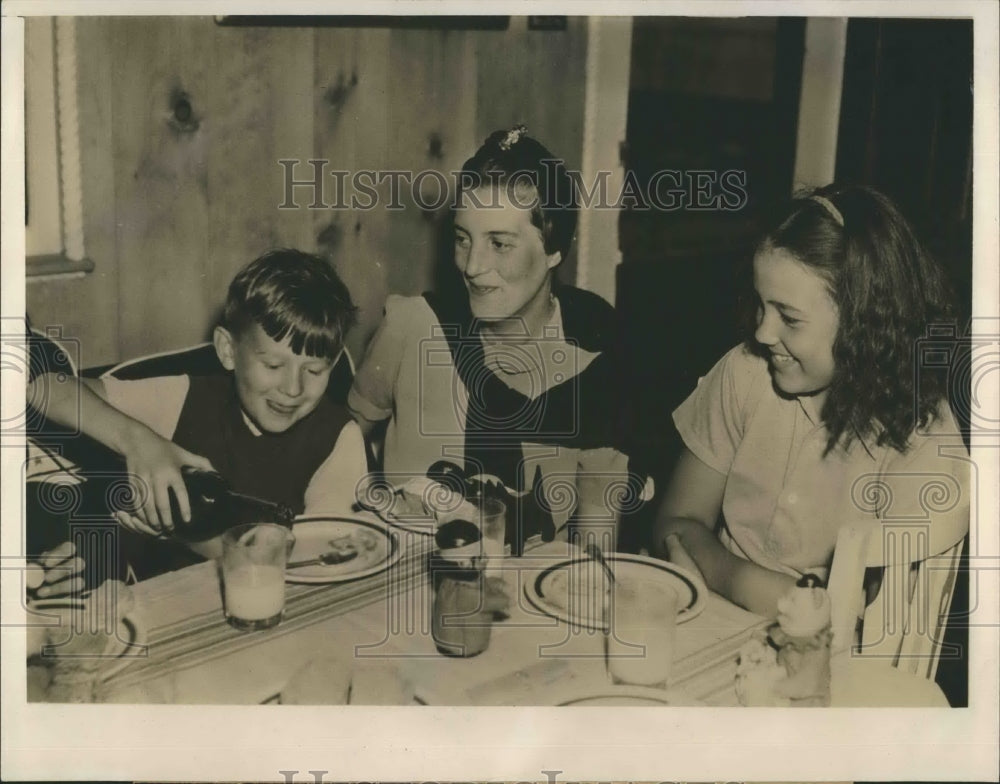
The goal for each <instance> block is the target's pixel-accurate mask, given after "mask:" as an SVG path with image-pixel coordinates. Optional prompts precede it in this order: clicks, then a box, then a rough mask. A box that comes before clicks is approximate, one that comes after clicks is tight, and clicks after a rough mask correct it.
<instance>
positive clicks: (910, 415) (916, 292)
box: [758, 184, 954, 452]
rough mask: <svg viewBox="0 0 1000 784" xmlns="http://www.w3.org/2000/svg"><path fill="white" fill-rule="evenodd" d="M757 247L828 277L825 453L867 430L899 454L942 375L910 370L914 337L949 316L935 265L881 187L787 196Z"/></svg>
mask: <svg viewBox="0 0 1000 784" xmlns="http://www.w3.org/2000/svg"><path fill="white" fill-rule="evenodd" d="M785 216H786V217H785V218H784V219H783V220H782V221H781V222H780V223H778V224H777V226H776V227H775V228H774V229H773V230H772V231H770V232H768V233H767V235H766V236H765V237H764V239H763V240H762V241H761V243H760V245H759V246H758V250H766V249H768V248H781V249H784V250H786V251H788V252H789V253H791V254H792V255H793V256H794V257H795V258H796V259H798V260H799V261H800V262H802V263H803V264H805V265H807V266H809V267H812V268H813V269H814V270H816V271H817V272H818V273H819V274H820V275H821V276H822V277H823V278H825V279H826V281H827V282H828V283H829V287H830V292H831V296H832V297H833V300H834V302H835V303H836V305H837V309H838V311H839V326H838V328H837V336H836V338H835V340H834V344H833V359H834V376H833V380H832V381H831V383H830V388H829V392H828V394H827V397H826V402H825V403H824V405H823V411H822V418H823V422H824V424H825V425H826V427H827V430H828V431H829V434H830V437H829V440H828V442H827V452H829V451H830V450H832V449H833V448H834V447H835V446H836V445H837V444H838V443H841V442H842V443H843V445H844V446H845V447H846V446H848V445H849V444H850V443H851V441H852V440H853V439H854V438H859V439H861V440H862V441H865V440H867V439H869V438H871V437H874V438H875V440H876V443H877V444H878V445H879V446H882V445H889V446H891V447H893V448H894V449H897V450H899V451H901V452H902V451H905V450H906V445H907V441H908V440H909V437H910V435H911V433H912V432H913V430H914V427H917V426H919V427H924V426H926V425H927V423H928V422H929V421H930V420H931V418H933V417H934V415H935V413H936V412H937V410H938V406H939V404H940V403H941V401H942V399H944V398H945V395H946V388H945V381H944V380H943V379H941V378H940V377H939V376H936V375H923V376H921V374H919V373H918V368H917V364H916V362H917V350H918V348H919V343H918V341H919V340H920V338H921V337H925V336H926V335H927V334H928V327H929V326H931V325H935V324H943V323H953V322H954V311H953V306H952V301H951V297H950V294H949V289H948V285H947V283H946V281H945V279H944V276H943V274H942V272H941V269H940V268H939V267H938V265H937V264H936V263H935V262H934V260H933V259H932V258H931V257H930V255H929V254H928V253H927V251H926V250H925V249H924V248H923V246H922V245H921V244H920V242H919V241H918V239H917V238H916V236H915V235H914V233H913V230H912V229H911V228H910V226H909V224H908V223H907V222H906V219H905V218H904V217H903V216H902V214H901V213H900V212H899V210H898V209H897V208H896V206H895V205H894V204H893V203H892V202H891V201H890V200H889V199H888V198H886V197H885V196H883V195H882V194H881V193H879V192H877V191H875V190H873V189H872V188H868V187H864V186H847V185H844V186H840V185H836V184H834V185H828V186H826V187H824V188H819V189H817V190H815V191H811V192H806V193H803V194H802V195H800V196H798V197H797V198H795V199H794V200H793V201H792V203H791V205H790V208H789V209H788V210H787V212H786V213H785Z"/></svg>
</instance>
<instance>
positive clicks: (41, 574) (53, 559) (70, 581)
mask: <svg viewBox="0 0 1000 784" xmlns="http://www.w3.org/2000/svg"><path fill="white" fill-rule="evenodd" d="M83 568H84V562H83V559H82V558H80V557H79V556H77V554H76V545H74V544H73V543H72V542H63V543H62V544H61V545H59V546H58V547H56V548H54V549H52V550H49V551H48V552H45V553H42V554H41V555H40V556H39V558H38V560H37V561H36V562H34V563H32V564H29V566H28V575H27V579H28V588H29V589H32V590H34V593H35V596H37V597H38V598H39V599H43V598H49V597H54V596H67V595H69V594H73V593H80V592H81V591H82V590H83V587H84V578H83Z"/></svg>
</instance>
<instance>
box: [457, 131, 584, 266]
mask: <svg viewBox="0 0 1000 784" xmlns="http://www.w3.org/2000/svg"><path fill="white" fill-rule="evenodd" d="M501 185H504V186H506V187H507V188H508V196H509V198H510V200H511V201H512V202H513V203H515V204H517V205H518V206H523V207H524V208H525V209H529V210H530V213H531V223H532V225H534V226H535V227H537V228H538V230H539V231H540V232H541V233H542V244H543V247H544V248H545V252H546V253H555V252H557V251H558V252H559V253H560V254H562V260H563V261H565V259H566V255H567V254H568V253H569V249H570V246H571V245H572V244H573V234H574V233H575V232H576V218H577V212H578V211H579V207H578V206H577V199H576V185H575V183H574V181H573V178H572V177H570V175H569V173H568V172H567V171H566V165H565V164H564V163H563V161H562V160H560V159H559V158H556V157H555V156H554V155H553V154H552V153H551V152H549V151H548V149H546V148H545V146H544V145H543V144H541V143H540V142H538V141H537V140H535V139H533V138H531V137H530V136H528V135H527V132H526V129H525V127H524V126H523V125H518V126H516V127H514V128H512V129H511V130H509V131H494V132H493V133H492V134H490V136H489V138H488V139H487V140H486V141H485V142H483V146H482V147H480V148H479V150H477V151H476V154H475V155H473V156H472V157H471V158H469V160H467V161H466V162H465V164H464V165H463V166H462V171H461V173H460V175H459V182H458V191H459V196H461V194H462V192H465V191H473V190H476V189H478V188H481V187H483V186H491V187H499V186H501Z"/></svg>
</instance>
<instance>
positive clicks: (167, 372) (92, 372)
mask: <svg viewBox="0 0 1000 784" xmlns="http://www.w3.org/2000/svg"><path fill="white" fill-rule="evenodd" d="M225 372H226V371H225V369H224V368H223V367H222V364H221V363H220V362H219V358H218V357H217V356H216V354H215V347H214V346H213V345H212V344H211V343H201V344H198V345H196V346H189V347H187V348H182V349H178V350H176V351H164V352H161V353H159V354H149V355H147V356H144V357H137V358H135V359H130V360H126V361H124V362H120V363H118V364H117V365H112V366H105V367H99V368H91V369H88V370H85V371H84V372H83V375H85V376H87V377H89V378H105V377H110V378H117V379H122V380H124V381H133V380H136V379H142V378H154V377H156V376H177V375H214V374H216V373H225ZM353 381H354V359H353V358H352V357H351V354H350V352H349V351H348V350H347V349H346V348H345V349H344V352H343V354H341V355H340V359H339V360H338V361H337V364H336V365H334V367H333V370H332V371H331V372H330V381H329V383H328V385H327V388H326V394H327V396H328V397H329V398H330V399H331V400H333V401H334V402H335V403H339V404H341V405H343V404H344V403H346V402H347V393H348V392H349V391H350V389H351V384H352V383H353Z"/></svg>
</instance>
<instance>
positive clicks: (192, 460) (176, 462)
mask: <svg viewBox="0 0 1000 784" xmlns="http://www.w3.org/2000/svg"><path fill="white" fill-rule="evenodd" d="M122 454H123V455H124V457H125V461H126V464H127V465H128V473H129V483H130V485H131V486H132V492H133V494H134V495H133V497H134V499H135V508H134V509H132V510H130V511H124V510H119V511H117V512H116V513H115V517H117V518H118V522H119V523H121V524H122V525H123V526H124V527H125V528H128V529H130V530H132V531H136V532H138V533H143V534H149V535H151V536H165V535H169V534H170V533H172V532H173V530H174V526H175V525H176V524H177V523H178V522H179V521H176V520H174V519H173V516H172V515H171V512H170V493H171V491H172V492H173V494H174V496H175V498H176V499H177V507H178V509H179V511H180V513H181V517H182V518H183V519H184V521H185V522H190V520H191V505H190V502H189V501H188V494H187V488H186V487H185V485H184V478H183V477H182V475H181V469H182V468H183V467H184V466H192V467H194V468H198V469H201V470H203V471H214V470H215V469H214V468H213V467H212V464H211V463H210V462H209V461H208V460H207V459H205V458H204V457H199V456H198V455H195V454H192V453H191V452H188V451H187V450H186V449H182V448H181V447H179V446H177V444H174V443H172V442H170V441H167V440H166V439H165V438H162V437H161V436H159V435H157V434H156V433H154V432H153V431H152V430H150V429H149V428H148V427H146V426H144V425H140V424H138V423H136V425H135V427H133V428H131V429H130V431H129V435H128V438H127V439H126V441H125V445H124V448H123V449H122Z"/></svg>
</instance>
